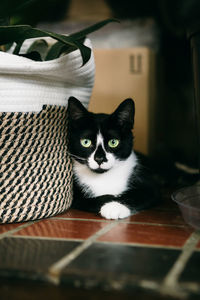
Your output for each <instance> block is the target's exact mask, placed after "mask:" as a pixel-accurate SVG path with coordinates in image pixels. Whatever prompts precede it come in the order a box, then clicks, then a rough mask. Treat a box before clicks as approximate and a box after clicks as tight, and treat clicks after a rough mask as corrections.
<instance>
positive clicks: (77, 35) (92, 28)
mask: <svg viewBox="0 0 200 300" xmlns="http://www.w3.org/2000/svg"><path fill="white" fill-rule="evenodd" d="M111 22H118V23H120V21H119V20H117V19H106V20H103V21H101V22H98V23H96V24H94V25H91V26H89V27H87V28H85V29H83V30H81V31H79V32H76V33H72V34H71V35H70V36H71V37H73V38H74V39H81V38H84V37H85V36H86V35H88V34H90V33H92V32H94V31H97V30H98V29H100V28H102V27H103V26H105V25H106V24H108V23H111Z"/></svg>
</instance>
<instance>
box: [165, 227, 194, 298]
mask: <svg viewBox="0 0 200 300" xmlns="http://www.w3.org/2000/svg"><path fill="white" fill-rule="evenodd" d="M199 240H200V231H195V232H193V233H192V234H191V236H190V237H189V238H188V239H187V241H186V243H185V245H184V246H183V249H182V252H181V254H180V255H179V256H178V258H177V260H176V261H175V263H174V265H173V266H172V268H171V269H170V270H169V272H168V274H167V275H166V276H165V278H164V280H163V283H162V285H161V290H162V291H164V292H167V291H169V290H172V291H173V290H174V291H175V290H178V289H179V287H178V285H177V284H178V279H179V277H180V275H181V273H182V271H183V270H184V268H185V266H186V264H187V262H188V260H189V259H190V257H191V256H192V254H193V252H194V251H195V248H196V245H197V244H198V242H199Z"/></svg>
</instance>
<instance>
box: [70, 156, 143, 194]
mask: <svg viewBox="0 0 200 300" xmlns="http://www.w3.org/2000/svg"><path fill="white" fill-rule="evenodd" d="M136 164H137V159H136V156H135V154H134V152H133V153H132V154H131V155H130V156H129V157H128V159H126V160H124V161H117V162H116V164H115V166H114V167H113V168H112V169H110V170H109V171H107V172H105V173H102V174H97V173H94V172H92V171H91V170H90V169H89V168H88V167H87V166H86V165H82V164H80V163H78V162H76V161H75V162H74V174H75V178H76V180H77V181H78V182H79V184H80V185H81V186H82V190H83V192H84V193H85V195H86V196H88V197H98V196H102V195H107V194H109V195H114V196H118V195H120V194H122V193H123V192H125V191H126V190H127V188H128V181H129V178H130V176H131V175H132V173H133V169H134V167H135V166H136Z"/></svg>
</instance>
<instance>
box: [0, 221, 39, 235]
mask: <svg viewBox="0 0 200 300" xmlns="http://www.w3.org/2000/svg"><path fill="white" fill-rule="evenodd" d="M36 222H37V221H32V222H28V223H25V224H22V225H19V226H18V227H17V228H14V229H11V230H8V231H6V232H4V233H1V234H0V239H3V238H5V237H10V236H11V235H12V234H13V233H16V232H18V231H20V230H21V229H24V228H26V227H28V226H31V225H33V224H35V223H36Z"/></svg>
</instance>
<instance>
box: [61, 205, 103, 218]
mask: <svg viewBox="0 0 200 300" xmlns="http://www.w3.org/2000/svg"><path fill="white" fill-rule="evenodd" d="M56 218H72V219H86V220H88V219H89V220H91V219H93V220H103V219H102V217H100V216H98V215H97V214H95V213H90V212H86V211H81V210H78V209H73V208H70V209H69V210H67V211H66V212H64V213H62V214H59V215H57V216H56Z"/></svg>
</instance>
